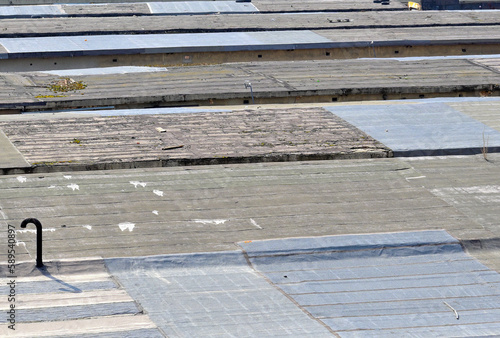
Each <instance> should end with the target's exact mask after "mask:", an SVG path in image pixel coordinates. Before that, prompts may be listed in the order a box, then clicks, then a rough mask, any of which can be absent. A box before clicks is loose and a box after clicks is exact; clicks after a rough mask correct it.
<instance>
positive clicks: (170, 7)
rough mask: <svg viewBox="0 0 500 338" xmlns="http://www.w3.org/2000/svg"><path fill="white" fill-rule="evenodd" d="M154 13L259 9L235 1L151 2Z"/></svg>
mask: <svg viewBox="0 0 500 338" xmlns="http://www.w3.org/2000/svg"><path fill="white" fill-rule="evenodd" d="M148 6H149V8H150V9H151V13H153V14H190V15H193V14H213V13H218V14H221V13H256V12H258V9H257V8H255V6H254V5H253V4H252V3H250V2H247V3H243V2H239V3H238V2H235V1H188V2H182V1H179V2H150V3H148Z"/></svg>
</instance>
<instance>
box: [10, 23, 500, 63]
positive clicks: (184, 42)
mask: <svg viewBox="0 0 500 338" xmlns="http://www.w3.org/2000/svg"><path fill="white" fill-rule="evenodd" d="M362 31H363V32H365V30H362ZM431 31H432V32H434V34H432V35H428V34H429V33H430V32H431ZM440 31H442V32H443V33H444V34H436V33H438V32H440ZM487 32H488V34H487V35H485V34H486V33H487ZM360 33H361V32H360V31H359V30H351V31H347V32H338V31H331V30H328V31H326V30H320V31H317V32H313V31H310V30H288V31H287V30H279V31H276V30H274V31H273V30H271V31H265V32H223V33H190V34H128V35H127V34H117V35H76V36H49V37H24V38H0V45H1V46H2V47H3V48H4V49H5V50H6V52H4V53H2V54H0V57H1V58H4V59H9V58H27V57H44V56H46V57H49V56H52V57H63V56H67V57H75V56H90V55H109V54H112V55H119V54H153V53H180V52H222V51H226V52H228V51H251V50H255V51H257V50H295V49H318V48H348V47H379V46H389V45H391V46H392V45H402V46H408V45H419V46H420V45H436V44H438V45H439V44H443V45H448V44H457V43H462V44H467V43H473V42H474V43H494V42H496V41H498V38H499V37H500V35H499V34H500V33H498V29H497V27H496V26H483V27H474V28H471V29H467V30H465V31H464V30H456V29H453V30H450V28H449V27H438V28H432V29H430V28H416V29H409V28H406V29H399V30H397V31H395V32H394V31H393V30H392V29H379V30H377V32H376V36H375V35H374V36H370V35H366V34H360ZM371 34H374V32H372V33H371ZM374 56H376V55H374Z"/></svg>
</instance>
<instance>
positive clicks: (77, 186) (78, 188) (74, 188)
mask: <svg viewBox="0 0 500 338" xmlns="http://www.w3.org/2000/svg"><path fill="white" fill-rule="evenodd" d="M67 187H68V188H70V189H73V191H75V190H80V186H79V185H78V184H75V183H71V184H69V185H67Z"/></svg>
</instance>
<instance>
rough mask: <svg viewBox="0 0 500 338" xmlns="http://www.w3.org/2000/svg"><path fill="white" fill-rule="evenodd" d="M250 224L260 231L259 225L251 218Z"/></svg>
mask: <svg viewBox="0 0 500 338" xmlns="http://www.w3.org/2000/svg"><path fill="white" fill-rule="evenodd" d="M250 222H251V223H252V225H253V226H255V227H256V228H258V229H261V230H262V227H261V226H260V225H258V224H257V222H255V221H254V220H253V219H252V218H250Z"/></svg>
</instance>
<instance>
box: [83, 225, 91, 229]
mask: <svg viewBox="0 0 500 338" xmlns="http://www.w3.org/2000/svg"><path fill="white" fill-rule="evenodd" d="M82 227H84V228H85V229H89V230H92V225H82Z"/></svg>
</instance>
